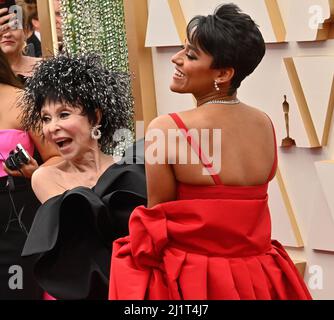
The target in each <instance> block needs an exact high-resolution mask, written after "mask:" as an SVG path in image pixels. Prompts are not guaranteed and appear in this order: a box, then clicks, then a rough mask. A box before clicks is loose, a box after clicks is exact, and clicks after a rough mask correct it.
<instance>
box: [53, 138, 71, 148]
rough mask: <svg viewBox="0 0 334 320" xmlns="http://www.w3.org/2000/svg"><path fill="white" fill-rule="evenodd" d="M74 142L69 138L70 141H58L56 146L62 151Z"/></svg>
mask: <svg viewBox="0 0 334 320" xmlns="http://www.w3.org/2000/svg"><path fill="white" fill-rule="evenodd" d="M72 141H73V140H72V139H69V138H68V139H62V140H58V141H56V144H57V146H58V147H59V148H60V149H62V148H65V147H67V146H68V145H69V144H71V142H72Z"/></svg>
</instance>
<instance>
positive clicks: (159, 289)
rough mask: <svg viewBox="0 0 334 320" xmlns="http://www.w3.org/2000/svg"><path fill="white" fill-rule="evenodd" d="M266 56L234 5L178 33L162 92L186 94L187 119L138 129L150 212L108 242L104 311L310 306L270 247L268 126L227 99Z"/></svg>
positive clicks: (289, 266) (282, 257)
mask: <svg viewBox="0 0 334 320" xmlns="http://www.w3.org/2000/svg"><path fill="white" fill-rule="evenodd" d="M264 54H265V43H264V40H263V37H262V35H261V33H260V31H259V29H258V27H257V25H256V24H255V23H254V21H253V20H252V19H251V18H250V17H249V16H248V15H246V14H244V13H242V12H241V11H240V9H239V8H238V7H237V6H235V5H233V4H229V5H222V6H220V7H218V8H217V9H216V11H215V13H214V14H213V15H209V16H196V17H195V18H193V19H192V20H191V21H190V23H189V24H188V27H187V40H186V43H185V47H184V48H183V49H182V50H181V51H179V52H178V53H177V54H176V55H175V56H174V57H173V58H172V62H173V63H174V64H175V73H174V76H173V80H172V83H171V86H170V88H171V90H172V91H174V92H178V93H192V94H193V95H194V97H195V98H196V101H197V108H195V109H192V110H189V111H185V112H181V113H178V114H170V115H163V116H160V117H158V118H156V119H155V120H153V121H152V122H151V123H150V125H149V127H148V131H147V133H146V154H145V157H146V158H145V167H146V177H147V188H148V206H147V208H146V207H144V206H140V207H137V208H136V209H135V210H134V212H133V213H132V215H131V217H130V222H129V232H130V234H129V236H127V237H125V238H121V239H118V240H117V241H115V242H114V246H113V255H112V265H111V278H110V288H109V298H110V299H187V300H188V299H191V300H197V299H311V296H310V294H309V292H308V290H307V288H306V285H305V283H304V282H303V280H302V278H301V277H300V275H299V273H298V271H297V269H296V268H295V266H294V264H293V262H292V261H291V259H290V258H289V256H288V254H287V253H286V251H285V250H284V248H283V247H282V246H281V245H280V244H279V243H278V242H277V241H273V240H271V222H270V212H269V208H268V195H267V189H268V183H269V182H270V181H271V180H272V179H273V177H274V176H275V172H276V167H277V151H276V140H275V132H274V129H273V126H272V123H271V121H270V119H269V118H268V116H267V115H266V114H265V113H263V112H262V111H260V110H258V109H257V108H254V107H251V106H249V105H247V104H246V103H243V102H241V101H239V100H238V98H237V88H238V87H239V86H240V83H241V81H242V80H243V79H244V78H245V77H246V76H248V75H250V74H251V73H252V72H253V71H254V69H255V68H256V67H257V65H258V64H259V63H260V61H261V60H262V58H263V56H264ZM190 129H191V130H190ZM204 129H206V131H205V130H204ZM175 132H176V133H177V134H179V136H181V137H182V136H183V140H182V139H172V138H171V137H172V135H173V134H174V133H175ZM205 132H206V133H207V132H209V134H204V133H205ZM161 137H164V139H161ZM199 137H201V139H199ZM206 138H207V139H206ZM184 141H187V142H188V143H185V144H184V143H183V142H184ZM182 146H185V147H182ZM208 146H209V147H208ZM205 147H207V148H205ZM205 149H207V150H205ZM209 150H211V153H213V157H212V159H213V160H212V159H211V158H209ZM154 152H155V153H154ZM159 152H160V155H159V156H156V155H157V154H159ZM161 155H162V156H161ZM196 156H197V158H196ZM185 159H186V161H185ZM195 159H197V160H199V161H194V160H195ZM155 160H156V161H155ZM191 160H192V161H191ZM211 160H212V161H211Z"/></svg>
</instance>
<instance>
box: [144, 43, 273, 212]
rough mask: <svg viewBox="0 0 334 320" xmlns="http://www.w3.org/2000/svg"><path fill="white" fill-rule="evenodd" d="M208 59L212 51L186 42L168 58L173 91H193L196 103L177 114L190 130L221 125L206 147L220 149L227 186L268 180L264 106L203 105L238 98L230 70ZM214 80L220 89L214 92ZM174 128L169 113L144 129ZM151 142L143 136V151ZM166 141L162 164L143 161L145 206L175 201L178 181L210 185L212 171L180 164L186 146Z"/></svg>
mask: <svg viewBox="0 0 334 320" xmlns="http://www.w3.org/2000/svg"><path fill="white" fill-rule="evenodd" d="M212 62H213V57H212V56H210V55H209V54H207V53H205V52H204V51H203V50H201V48H198V47H196V46H195V45H193V44H190V43H189V42H187V43H186V46H185V48H183V49H181V50H180V51H179V52H178V53H177V54H175V55H174V56H173V57H172V63H173V64H174V65H175V73H174V75H173V79H172V82H171V85H170V89H171V90H172V91H173V92H177V93H191V94H193V95H194V97H195V98H196V100H197V108H194V109H192V110H189V111H184V112H180V113H179V116H180V117H181V119H182V120H183V121H184V123H185V124H186V126H187V127H188V128H189V129H194V130H198V132H200V130H201V129H209V130H213V129H220V130H221V133H222V140H221V144H219V145H213V141H212V137H210V140H209V146H210V148H211V150H220V151H221V163H220V164H219V166H217V167H220V168H221V171H220V172H217V174H218V175H219V177H220V179H221V181H222V182H223V183H224V184H225V185H233V186H250V185H261V184H263V183H265V182H266V181H267V178H268V176H269V173H270V171H271V168H272V165H273V161H274V155H275V152H274V139H273V130H272V126H271V123H270V121H269V119H268V117H267V116H266V115H265V114H264V113H263V112H262V111H260V110H258V109H256V108H253V107H250V106H248V105H246V104H244V103H239V104H236V105H233V106H232V105H222V104H210V105H205V103H206V102H208V101H210V100H213V99H224V100H228V99H234V98H235V97H236V95H235V94H234V95H232V96H229V95H228V92H229V88H230V83H231V80H232V78H233V76H234V69H233V68H222V69H212V68H211V65H212ZM215 81H217V83H218V86H219V88H220V91H216V89H215V86H214V82H215ZM176 128H177V126H176V124H175V123H174V121H173V120H172V119H171V118H170V117H169V116H168V115H163V116H159V117H158V118H156V119H154V120H153V121H152V122H151V123H150V124H149V126H148V129H147V131H150V130H155V129H160V130H162V131H163V132H164V134H165V137H167V136H168V130H170V129H176ZM199 135H200V134H199ZM146 136H148V135H146ZM197 142H199V141H197ZM154 143H155V141H153V142H152V141H148V140H146V141H145V149H146V151H147V150H150V151H152V148H151V146H152V144H154ZM168 143H170V141H168V140H167V138H166V141H165V145H166V148H165V164H150V163H148V162H146V163H145V169H146V181H147V190H148V207H153V206H155V205H157V204H159V203H163V202H167V201H173V200H176V198H177V184H178V183H180V182H181V183H185V184H192V185H205V186H211V185H214V182H213V180H212V178H211V177H210V176H208V175H203V171H202V170H203V166H202V164H190V163H187V164H179V159H180V154H179V152H183V153H186V155H187V159H191V157H190V154H191V152H192V151H191V148H190V147H189V145H187V147H186V150H181V151H179V150H178V143H176V145H175V144H173V143H170V144H169V145H168ZM175 150H176V151H175ZM146 156H148V155H147V154H146ZM170 158H175V159H176V164H168V160H169V159H170ZM157 177H159V179H157ZM161 181H164V183H163V184H162V183H161Z"/></svg>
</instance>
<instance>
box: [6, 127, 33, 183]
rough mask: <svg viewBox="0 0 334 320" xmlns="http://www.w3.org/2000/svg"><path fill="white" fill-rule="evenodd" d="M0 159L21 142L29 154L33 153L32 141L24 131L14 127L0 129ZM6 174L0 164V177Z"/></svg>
mask: <svg viewBox="0 0 334 320" xmlns="http://www.w3.org/2000/svg"><path fill="white" fill-rule="evenodd" d="M0 141H1V143H0V161H1V162H4V161H5V160H6V159H7V157H8V155H9V152H10V151H11V150H13V149H15V147H16V145H17V144H18V143H21V145H22V146H23V148H24V149H25V150H26V151H28V152H29V154H30V155H33V153H34V143H33V141H32V140H31V138H30V136H29V134H28V133H27V132H26V131H22V130H16V129H5V130H0ZM5 176H7V173H6V172H5V170H4V169H3V166H2V164H1V165H0V177H5Z"/></svg>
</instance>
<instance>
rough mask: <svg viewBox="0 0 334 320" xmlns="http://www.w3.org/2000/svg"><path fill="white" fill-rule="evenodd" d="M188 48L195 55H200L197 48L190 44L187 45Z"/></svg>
mask: <svg viewBox="0 0 334 320" xmlns="http://www.w3.org/2000/svg"><path fill="white" fill-rule="evenodd" d="M188 48H189V49H190V50H193V51H195V52H196V53H197V54H200V51H199V50H198V48H197V47H195V46H193V45H191V44H190V43H188Z"/></svg>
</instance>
